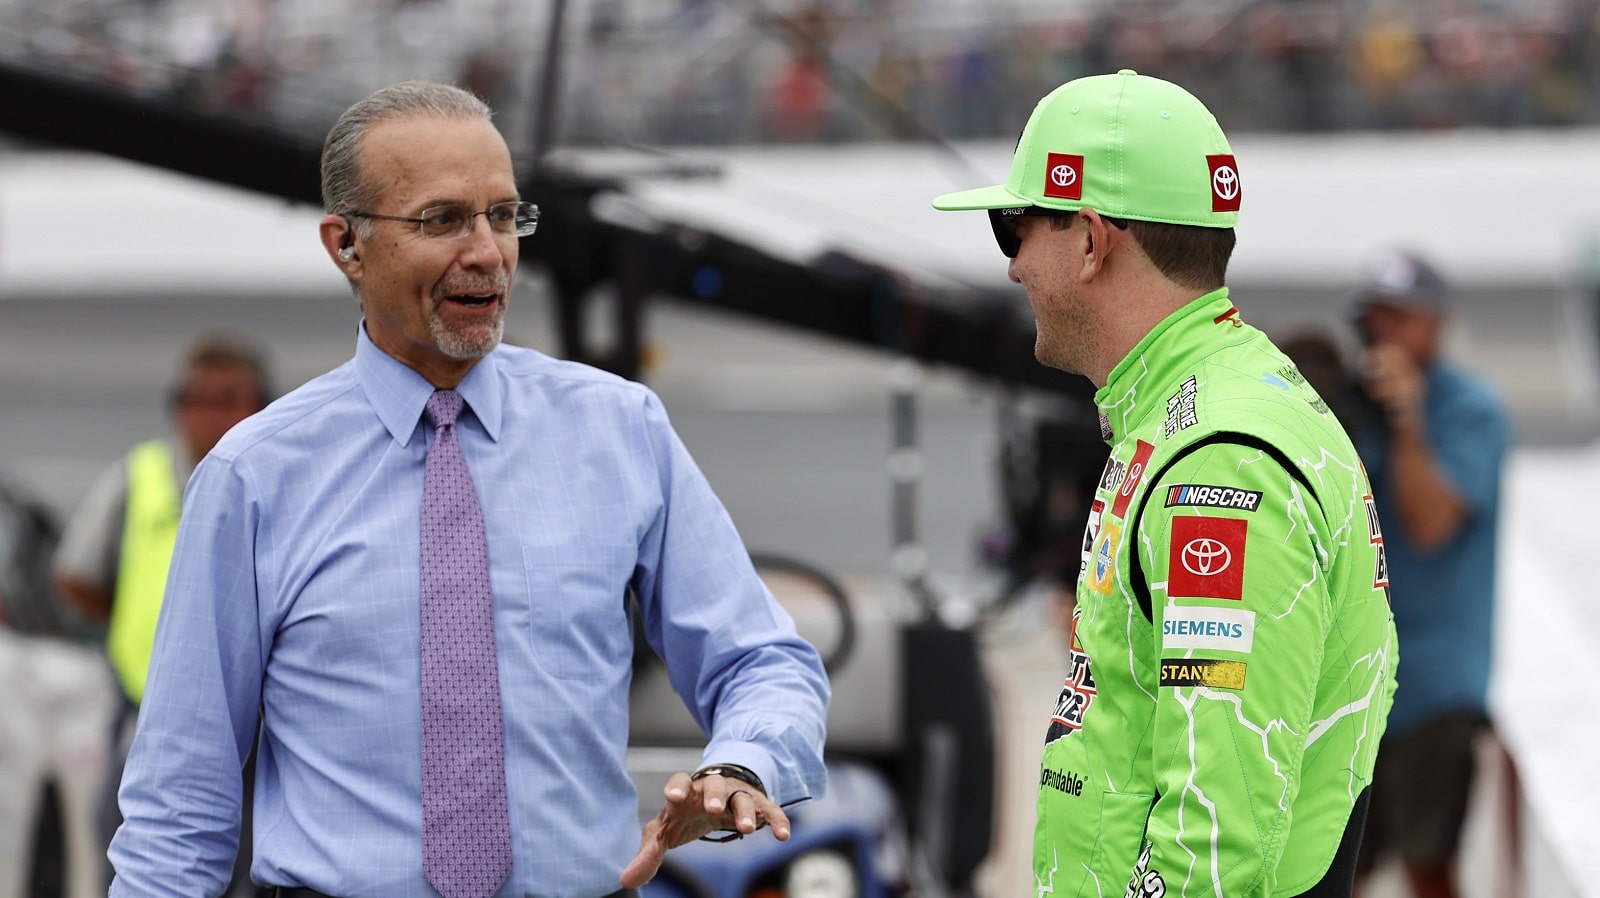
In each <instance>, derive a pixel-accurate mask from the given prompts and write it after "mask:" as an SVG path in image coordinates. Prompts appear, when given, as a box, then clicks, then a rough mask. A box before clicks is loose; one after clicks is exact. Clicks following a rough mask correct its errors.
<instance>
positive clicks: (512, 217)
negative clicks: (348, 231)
mask: <svg viewBox="0 0 1600 898" xmlns="http://www.w3.org/2000/svg"><path fill="white" fill-rule="evenodd" d="M345 215H347V216H349V217H351V218H377V219H382V220H383V221H408V222H410V223H412V224H414V225H416V226H417V229H418V230H419V231H421V232H422V236H424V237H426V238H428V239H430V240H449V239H452V238H454V237H460V236H463V235H465V234H467V233H469V232H470V231H471V230H472V220H473V219H474V218H477V217H478V216H480V215H482V216H483V217H484V218H485V219H487V220H488V222H489V227H490V228H491V229H492V230H493V231H494V232H495V233H497V234H515V235H517V236H518V237H527V236H528V235H530V234H532V233H533V232H534V231H535V230H537V229H538V228H539V207H538V206H535V205H534V204H533V203H519V202H504V203H495V204H494V205H493V206H490V207H489V208H487V209H484V210H483V211H481V212H478V211H474V210H473V208H472V207H471V206H469V205H467V204H466V203H450V204H448V205H444V206H430V207H428V208H426V209H423V210H422V215H421V216H419V217H417V218H408V217H406V216H404V215H379V214H377V213H376V212H346V213H345Z"/></svg>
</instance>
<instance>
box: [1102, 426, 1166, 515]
mask: <svg viewBox="0 0 1600 898" xmlns="http://www.w3.org/2000/svg"><path fill="white" fill-rule="evenodd" d="M1154 451H1156V447H1154V446H1152V445H1150V444H1149V443H1146V442H1145V441H1144V440H1139V441H1138V442H1137V443H1135V444H1134V448H1133V458H1132V459H1131V460H1130V461H1129V462H1128V473H1127V475H1126V476H1124V477H1123V478H1122V485H1121V486H1120V487H1119V488H1118V489H1117V498H1116V501H1114V502H1112V503H1111V514H1112V516H1113V517H1118V518H1125V517H1127V516H1128V502H1129V500H1131V499H1132V498H1133V494H1134V491H1136V490H1137V489H1139V481H1140V480H1141V479H1143V478H1144V468H1145V465H1147V464H1149V463H1150V453H1152V452H1154Z"/></svg>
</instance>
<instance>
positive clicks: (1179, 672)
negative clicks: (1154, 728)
mask: <svg viewBox="0 0 1600 898" xmlns="http://www.w3.org/2000/svg"><path fill="white" fill-rule="evenodd" d="M1245 666H1246V665H1245V663H1244V662H1243V661H1219V660H1216V659H1213V658H1162V659H1161V685H1163V686H1209V687H1211V688H1212V689H1236V690H1237V689H1243V688H1244V671H1245Z"/></svg>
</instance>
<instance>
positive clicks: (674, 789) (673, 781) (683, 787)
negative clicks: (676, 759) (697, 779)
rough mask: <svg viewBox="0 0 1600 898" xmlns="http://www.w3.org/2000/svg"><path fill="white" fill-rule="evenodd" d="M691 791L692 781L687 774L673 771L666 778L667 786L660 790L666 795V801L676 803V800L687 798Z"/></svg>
mask: <svg viewBox="0 0 1600 898" xmlns="http://www.w3.org/2000/svg"><path fill="white" fill-rule="evenodd" d="M693 791H694V781H693V780H691V779H689V774H687V773H674V774H673V775H672V776H671V777H669V778H668V779H667V786H666V788H665V789H663V790H662V793H663V794H664V795H666V798H667V801H668V802H671V803H672V804H677V803H678V802H680V801H683V800H684V799H686V798H688V797H689V794H690V793H691V792H693Z"/></svg>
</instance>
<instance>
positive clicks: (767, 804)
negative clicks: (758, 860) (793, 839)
mask: <svg viewBox="0 0 1600 898" xmlns="http://www.w3.org/2000/svg"><path fill="white" fill-rule="evenodd" d="M757 804H758V805H760V810H761V817H762V819H764V820H766V822H767V825H768V826H771V827H772V834H773V835H774V836H776V837H777V839H778V841H780V842H787V841H788V840H789V815H788V814H785V813H784V812H783V808H782V807H780V806H779V805H778V803H777V802H775V801H773V800H772V799H770V798H768V797H766V796H765V795H763V796H761V797H760V799H759V800H758V801H757Z"/></svg>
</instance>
